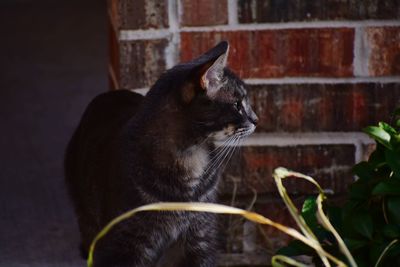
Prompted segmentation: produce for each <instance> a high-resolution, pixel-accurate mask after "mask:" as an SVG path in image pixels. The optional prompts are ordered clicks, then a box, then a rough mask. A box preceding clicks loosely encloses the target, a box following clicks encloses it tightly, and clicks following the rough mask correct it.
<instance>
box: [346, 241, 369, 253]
mask: <svg viewBox="0 0 400 267" xmlns="http://www.w3.org/2000/svg"><path fill="white" fill-rule="evenodd" d="M343 241H344V242H345V243H346V246H347V248H348V249H349V250H350V251H353V250H356V249H359V248H362V247H364V246H366V245H368V240H366V239H361V240H360V239H352V238H344V240H343Z"/></svg>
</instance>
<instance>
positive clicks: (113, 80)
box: [108, 18, 120, 90]
mask: <svg viewBox="0 0 400 267" xmlns="http://www.w3.org/2000/svg"><path fill="white" fill-rule="evenodd" d="M111 19H112V18H109V21H108V22H109V24H108V25H109V34H108V51H109V63H108V65H109V68H108V76H109V78H108V79H109V88H110V89H112V90H113V89H117V87H118V84H119V81H120V73H119V43H118V39H117V34H116V32H115V28H114V27H113V25H112V22H111Z"/></svg>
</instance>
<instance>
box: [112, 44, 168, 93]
mask: <svg viewBox="0 0 400 267" xmlns="http://www.w3.org/2000/svg"><path fill="white" fill-rule="evenodd" d="M167 44H168V42H167V40H143V41H133V42H121V43H120V72H121V82H120V85H121V87H122V88H126V89H134V88H143V87H149V86H151V85H153V83H154V82H155V81H156V80H157V79H158V78H159V76H160V75H161V73H162V72H163V71H164V70H165V68H166V67H165V60H164V52H165V48H166V46H167Z"/></svg>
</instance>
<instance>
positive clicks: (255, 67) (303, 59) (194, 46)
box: [181, 28, 354, 78]
mask: <svg viewBox="0 0 400 267" xmlns="http://www.w3.org/2000/svg"><path fill="white" fill-rule="evenodd" d="M222 40H228V41H230V45H231V49H230V59H229V65H230V67H231V68H232V69H233V70H234V71H236V72H237V73H238V74H240V76H241V77H243V78H268V77H283V76H331V77H345V76H352V75H353V40H354V30H353V29H349V28H340V29H288V30H262V31H234V32H232V31H226V32H182V33H181V60H183V61H187V60H190V59H192V58H194V57H196V56H198V55H200V54H202V53H203V52H204V51H207V50H208V49H209V48H210V47H213V46H214V45H216V44H217V43H218V42H220V41H222Z"/></svg>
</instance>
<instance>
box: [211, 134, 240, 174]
mask: <svg viewBox="0 0 400 267" xmlns="http://www.w3.org/2000/svg"><path fill="white" fill-rule="evenodd" d="M235 138H236V136H231V137H229V138H228V139H227V140H226V141H225V142H224V144H225V145H224V147H223V148H222V150H221V151H219V152H218V153H217V154H216V155H215V156H214V157H213V158H211V160H210V163H209V165H208V167H207V169H206V170H205V171H204V174H207V173H208V172H209V171H210V170H212V169H213V168H214V167H215V166H217V165H218V164H219V162H220V161H221V160H222V159H223V158H224V157H225V155H226V154H227V152H228V151H229V149H230V148H231V146H232V144H233V143H234V141H235Z"/></svg>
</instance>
